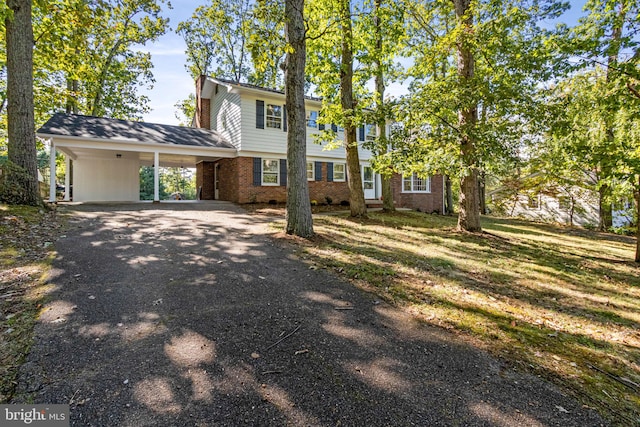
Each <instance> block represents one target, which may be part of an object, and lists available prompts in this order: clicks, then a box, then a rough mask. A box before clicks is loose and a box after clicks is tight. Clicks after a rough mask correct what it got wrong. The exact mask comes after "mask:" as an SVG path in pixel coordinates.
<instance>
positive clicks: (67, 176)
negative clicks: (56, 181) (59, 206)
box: [64, 155, 71, 202]
mask: <svg viewBox="0 0 640 427" xmlns="http://www.w3.org/2000/svg"><path fill="white" fill-rule="evenodd" d="M70 193H71V158H70V157H69V156H68V155H65V156H64V201H65V202H68V201H69V200H71V194H70Z"/></svg>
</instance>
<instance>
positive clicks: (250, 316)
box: [19, 203, 603, 427]
mask: <svg viewBox="0 0 640 427" xmlns="http://www.w3.org/2000/svg"><path fill="white" fill-rule="evenodd" d="M66 209H68V210H70V211H71V212H72V219H71V223H70V229H69V230H68V232H67V233H66V235H65V236H64V237H63V238H61V239H60V240H59V241H58V242H57V244H56V249H57V251H58V257H57V259H56V260H55V262H54V269H53V273H52V275H51V277H50V279H49V281H50V283H51V284H52V285H54V286H55V289H56V290H55V291H54V293H53V295H52V297H51V299H50V301H49V303H48V304H47V306H46V307H45V310H43V313H42V316H41V319H40V322H39V324H38V326H37V328H36V337H37V339H36V343H35V344H34V346H33V348H32V352H31V354H30V355H29V358H28V363H27V364H26V365H25V366H24V369H23V370H22V373H21V380H20V381H21V382H20V386H19V389H20V390H21V391H22V392H23V393H27V394H23V396H28V395H31V396H32V398H33V400H34V401H35V403H70V404H71V421H72V425H82V426H226V425H229V426H237V425H251V426H267V425H275V426H280V425H293V426H336V425H342V426H405V425H406V426H409V425H418V426H519V427H521V426H580V427H587V426H597V425H602V424H603V422H602V420H601V419H600V418H599V417H598V416H597V414H595V413H594V412H593V411H591V410H589V409H588V408H584V407H582V406H581V405H580V404H578V403H577V402H576V401H575V400H573V399H571V398H569V397H567V396H566V395H564V394H562V393H561V392H560V391H559V390H558V389H556V388H555V387H553V386H551V385H550V384H548V383H546V382H544V381H542V380H540V379H539V378H537V377H533V376H529V375H526V374H521V373H516V372H514V371H512V370H511V369H508V368H507V367H505V366H504V365H503V364H502V363H501V362H500V361H497V360H495V359H493V358H492V357H490V356H488V355H487V354H486V353H484V352H482V351H479V350H477V349H475V348H473V347H471V346H469V345H467V344H465V343H463V342H462V341H461V340H459V339H458V338H457V337H456V336H455V335H453V334H450V333H448V332H446V331H443V330H440V329H437V328H432V327H428V326H425V325H422V324H419V323H418V322H416V321H415V320H413V319H412V318H411V317H410V316H408V315H406V314H404V313H403V312H401V311H400V310H398V309H395V308H393V307H391V306H389V305H387V304H385V303H381V302H379V301H377V300H376V298H375V297H374V296H372V295H369V294H366V293H363V292H361V291H359V290H357V289H355V288H353V287H352V286H351V285H349V284H348V283H345V282H342V281H340V280H339V279H337V278H336V277H335V276H333V275H331V274H330V273H329V272H326V271H323V270H313V269H310V268H309V267H308V266H307V265H306V264H304V263H303V262H301V261H300V260H298V259H296V257H295V256H293V254H292V251H291V250H290V249H289V248H288V247H287V246H286V243H282V242H277V241H275V240H273V239H272V238H271V237H269V235H268V233H267V223H266V221H267V220H264V221H263V220H260V219H259V218H256V217H254V216H249V215H247V214H246V213H244V211H243V210H242V209H240V208H239V207H236V206H234V205H231V204H225V203H200V204H197V203H185V204H160V205H152V204H132V205H95V206H88V205H84V206H77V207H68V208H66Z"/></svg>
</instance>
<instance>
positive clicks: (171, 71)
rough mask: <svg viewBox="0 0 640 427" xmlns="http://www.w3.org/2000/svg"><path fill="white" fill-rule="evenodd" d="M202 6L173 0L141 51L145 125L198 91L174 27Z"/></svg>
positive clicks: (170, 118)
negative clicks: (163, 28)
mask: <svg viewBox="0 0 640 427" xmlns="http://www.w3.org/2000/svg"><path fill="white" fill-rule="evenodd" d="M203 3H204V0H174V1H173V3H172V5H173V9H171V10H169V9H166V4H165V10H164V13H163V16H166V17H168V18H169V27H170V28H171V29H170V30H169V31H167V33H166V34H165V35H163V36H162V37H160V38H159V39H158V40H157V41H156V42H154V43H152V44H148V45H146V46H143V47H142V48H141V49H140V50H143V51H148V52H150V53H151V58H152V61H153V64H154V69H153V75H154V78H155V80H156V82H155V84H154V85H153V88H152V89H150V90H142V91H141V93H142V94H144V95H146V96H148V97H149V99H150V101H151V102H150V106H151V109H152V110H151V111H150V112H149V113H147V114H145V115H144V116H143V120H144V121H145V122H150V123H162V124H169V125H177V124H179V121H178V119H177V118H176V107H175V104H176V103H177V102H178V101H180V100H183V99H185V98H187V96H189V94H190V93H194V92H195V82H194V81H193V80H192V78H191V76H190V75H189V73H188V72H187V69H186V68H185V64H186V55H185V53H184V52H185V49H186V45H185V43H184V40H183V39H182V37H180V36H179V35H178V34H176V33H175V28H176V26H177V25H178V23H179V22H181V21H184V20H186V19H188V18H190V17H191V15H193V12H194V11H195V9H196V8H197V7H198V6H200V5H201V4H203ZM584 3H585V0H571V10H570V11H569V12H568V13H566V14H565V16H564V17H563V19H562V20H561V22H564V23H566V24H567V25H575V23H576V22H577V18H578V16H580V14H581V10H582V6H583V5H584ZM387 91H388V93H392V92H394V91H395V92H396V94H401V93H400V92H402V91H404V92H406V89H405V88H404V87H402V86H401V85H399V84H395V85H390V86H389V88H388V90H387Z"/></svg>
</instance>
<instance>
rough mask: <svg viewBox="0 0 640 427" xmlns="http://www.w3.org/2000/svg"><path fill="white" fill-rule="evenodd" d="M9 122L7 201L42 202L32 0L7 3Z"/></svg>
mask: <svg viewBox="0 0 640 427" xmlns="http://www.w3.org/2000/svg"><path fill="white" fill-rule="evenodd" d="M7 6H8V7H9V9H11V11H12V12H13V17H12V18H9V17H8V18H7V19H6V20H5V24H6V37H7V38H6V42H7V98H8V104H7V121H8V140H9V142H8V158H9V165H8V167H7V168H6V175H5V177H4V182H3V194H2V197H3V198H4V199H5V201H6V202H9V203H15V204H25V205H34V206H35V205H38V204H40V203H41V200H40V194H39V191H38V163H37V160H36V136H35V124H34V117H33V28H32V26H31V0H7Z"/></svg>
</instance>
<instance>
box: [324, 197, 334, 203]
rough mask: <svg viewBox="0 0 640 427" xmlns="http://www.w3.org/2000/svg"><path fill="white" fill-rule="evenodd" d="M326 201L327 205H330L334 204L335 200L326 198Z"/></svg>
mask: <svg viewBox="0 0 640 427" xmlns="http://www.w3.org/2000/svg"><path fill="white" fill-rule="evenodd" d="M324 199H325V200H326V201H327V204H328V205H330V204H331V203H333V199H332V198H331V197H330V196H325V197H324Z"/></svg>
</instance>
